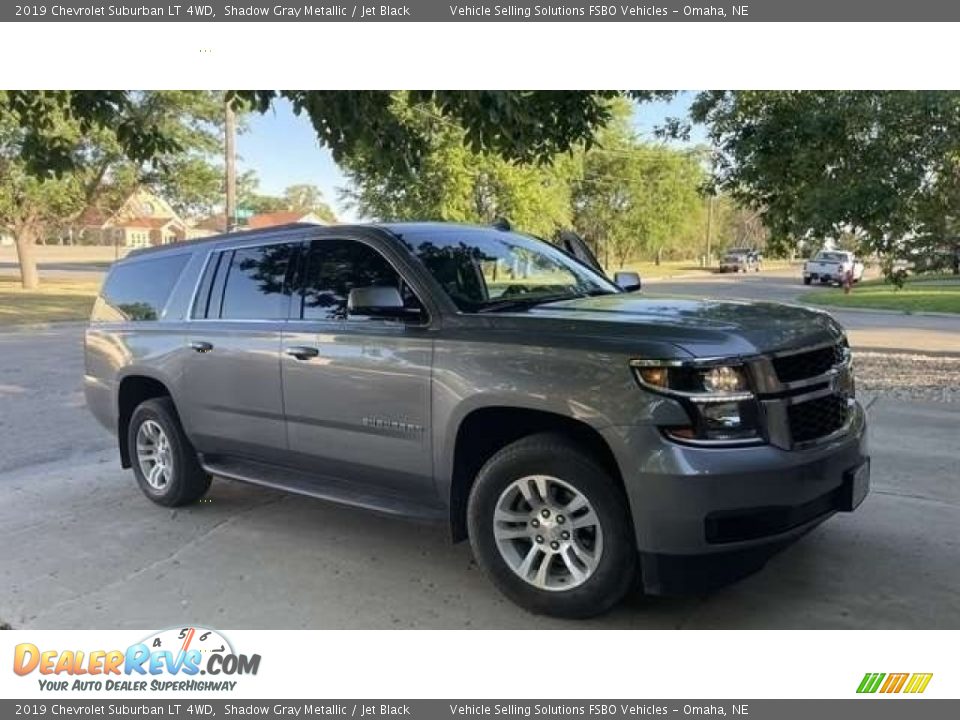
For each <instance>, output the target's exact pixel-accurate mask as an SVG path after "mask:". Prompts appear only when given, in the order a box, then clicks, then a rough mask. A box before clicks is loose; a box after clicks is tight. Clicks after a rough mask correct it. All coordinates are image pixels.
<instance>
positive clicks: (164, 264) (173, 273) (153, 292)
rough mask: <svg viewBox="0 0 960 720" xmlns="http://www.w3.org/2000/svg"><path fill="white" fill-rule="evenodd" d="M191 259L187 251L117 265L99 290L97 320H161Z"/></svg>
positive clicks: (95, 313)
mask: <svg viewBox="0 0 960 720" xmlns="http://www.w3.org/2000/svg"><path fill="white" fill-rule="evenodd" d="M189 259H190V256H189V255H188V254H181V255H172V256H166V257H158V258H154V259H150V260H140V261H137V262H131V263H125V264H122V265H118V266H116V267H115V268H114V269H113V270H112V271H111V272H110V275H109V276H108V277H107V280H106V282H105V283H104V284H103V289H102V290H101V291H100V298H99V301H98V302H97V304H96V307H95V308H94V311H93V318H92V320H93V321H94V322H145V321H155V320H159V319H160V316H161V315H162V314H163V308H164V307H165V306H166V304H167V300H169V299H170V292H171V291H172V290H173V286H174V285H176V283H177V280H178V279H179V278H180V273H182V272H183V268H184V267H186V264H187V261H188V260H189Z"/></svg>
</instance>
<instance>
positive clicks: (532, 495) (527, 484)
mask: <svg viewBox="0 0 960 720" xmlns="http://www.w3.org/2000/svg"><path fill="white" fill-rule="evenodd" d="M517 490H519V491H520V494H521V495H523V499H524V500H526V502H527V505H529V506H530V507H531V508H532V509H535V508H538V507H540V506H541V505H542V504H543V503H542V502H541V500H540V498H539V497H538V496H537V491H536V488H535V487H534V486H533V479H532V478H524V479H523V480H521V481H520V482H519V483H517Z"/></svg>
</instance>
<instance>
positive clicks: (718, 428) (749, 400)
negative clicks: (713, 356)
mask: <svg viewBox="0 0 960 720" xmlns="http://www.w3.org/2000/svg"><path fill="white" fill-rule="evenodd" d="M630 364H631V366H632V367H633V369H634V372H635V373H636V376H637V380H638V381H639V382H640V384H641V385H642V386H643V387H645V388H646V389H648V390H651V391H653V392H655V393H659V394H662V395H666V396H668V397H672V398H675V399H676V400H678V401H679V402H680V403H681V404H682V405H683V407H684V409H685V410H686V411H687V415H689V417H690V424H689V425H685V426H680V427H676V426H671V427H665V428H663V431H664V432H665V433H666V434H667V435H668V436H669V437H671V438H672V439H674V440H679V441H681V442H683V441H686V442H700V443H711V444H723V443H742V442H745V441H746V442H760V441H762V440H763V436H762V433H761V429H760V410H759V406H758V404H757V400H756V397H755V396H754V394H753V391H752V390H751V386H750V378H749V375H748V373H747V369H746V368H745V367H744V366H743V365H742V364H739V363H733V362H730V363H717V362H709V363H705V362H697V361H691V362H687V361H682V360H634V361H632V362H631V363H630Z"/></svg>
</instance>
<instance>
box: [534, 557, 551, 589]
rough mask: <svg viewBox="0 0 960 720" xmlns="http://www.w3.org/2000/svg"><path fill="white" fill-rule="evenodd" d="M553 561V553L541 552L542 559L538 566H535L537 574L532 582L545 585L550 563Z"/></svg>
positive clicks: (540, 585) (541, 585)
mask: <svg viewBox="0 0 960 720" xmlns="http://www.w3.org/2000/svg"><path fill="white" fill-rule="evenodd" d="M552 563H553V555H552V554H550V553H543V559H542V560H541V561H540V567H539V568H537V575H536V577H535V578H534V579H533V582H534V583H535V584H536V585H538V586H539V587H546V586H547V579H548V575H549V572H550V565H551V564H552Z"/></svg>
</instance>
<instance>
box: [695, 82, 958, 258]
mask: <svg viewBox="0 0 960 720" xmlns="http://www.w3.org/2000/svg"><path fill="white" fill-rule="evenodd" d="M691 117H692V119H693V120H694V121H695V122H700V123H704V124H705V125H706V127H707V129H708V132H709V135H710V138H711V139H712V141H713V143H714V145H715V146H716V148H717V151H718V156H717V157H718V162H717V165H716V172H715V182H716V184H717V185H718V186H719V187H720V188H721V189H723V190H724V191H726V192H729V193H730V194H731V195H732V196H733V197H734V198H735V199H737V200H738V201H740V202H742V203H743V204H745V205H746V206H748V207H750V208H752V209H753V210H755V211H759V212H761V214H762V217H763V220H764V223H765V224H766V225H767V227H768V228H769V229H770V231H771V236H772V239H773V240H775V241H777V242H778V243H781V244H783V243H786V244H795V243H797V242H799V241H802V240H811V239H819V238H824V237H834V238H836V237H840V236H842V235H844V234H845V233H846V234H855V235H856V236H858V237H861V238H862V240H863V244H864V246H865V249H868V250H872V251H877V252H880V253H883V254H886V255H887V256H888V257H890V258H892V257H894V256H898V255H899V256H905V255H908V254H910V253H911V252H916V251H919V250H923V251H928V250H930V249H931V248H936V247H940V246H942V245H943V244H944V243H948V242H950V239H951V238H954V237H956V236H957V235H960V193H957V192H956V190H957V188H958V187H960V183H958V178H960V162H958V161H960V93H958V92H941V91H910V92H902V91H840V92H833V91H830V92H827V91H824V92H800V91H718V92H707V93H702V94H700V95H699V96H698V97H697V99H696V100H695V101H694V103H693V106H692V108H691ZM958 270H960V268H958Z"/></svg>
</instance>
